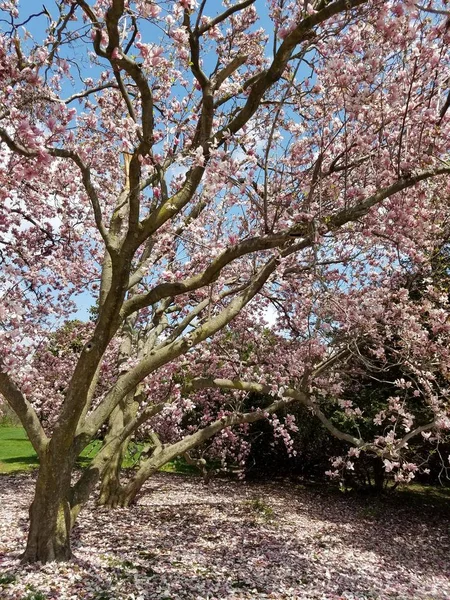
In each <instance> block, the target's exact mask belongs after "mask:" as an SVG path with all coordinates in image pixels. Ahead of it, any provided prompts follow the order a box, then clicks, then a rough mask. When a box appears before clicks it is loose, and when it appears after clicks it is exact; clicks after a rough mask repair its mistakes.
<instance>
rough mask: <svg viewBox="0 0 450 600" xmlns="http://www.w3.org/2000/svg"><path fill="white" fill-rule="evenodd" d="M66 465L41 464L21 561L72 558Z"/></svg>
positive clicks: (67, 470) (68, 471)
mask: <svg viewBox="0 0 450 600" xmlns="http://www.w3.org/2000/svg"><path fill="white" fill-rule="evenodd" d="M70 475H71V468H70V467H69V465H67V464H66V465H64V467H63V468H62V469H61V465H58V464H52V463H51V462H50V461H43V462H41V467H40V469H39V475H38V479H37V483H36V490H35V496H34V500H33V503H32V505H31V506H30V511H29V513H30V528H29V531H28V540H27V547H26V550H25V552H24V554H23V556H22V562H29V563H34V562H41V563H47V562H51V561H66V560H69V558H70V557H71V555H72V552H71V548H70V532H71V530H72V527H73V520H74V519H73V518H72V515H71V510H70Z"/></svg>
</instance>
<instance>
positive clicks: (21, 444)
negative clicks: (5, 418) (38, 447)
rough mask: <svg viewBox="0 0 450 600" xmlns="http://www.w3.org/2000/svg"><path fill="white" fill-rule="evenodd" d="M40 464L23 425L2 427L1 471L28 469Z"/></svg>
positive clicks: (0, 430) (0, 428) (0, 436)
mask: <svg viewBox="0 0 450 600" xmlns="http://www.w3.org/2000/svg"><path fill="white" fill-rule="evenodd" d="M38 465H39V462H38V459H37V456H36V452H35V451H34V450H33V446H32V445H31V442H30V440H29V439H28V438H27V434H26V433H25V430H24V429H23V428H22V427H0V473H12V472H13V471H28V470H30V469H33V468H35V467H37V466H38Z"/></svg>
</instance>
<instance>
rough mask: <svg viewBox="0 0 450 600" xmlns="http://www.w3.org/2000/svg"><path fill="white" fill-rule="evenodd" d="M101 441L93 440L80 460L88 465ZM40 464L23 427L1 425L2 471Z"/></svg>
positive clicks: (0, 456) (33, 466)
mask: <svg viewBox="0 0 450 600" xmlns="http://www.w3.org/2000/svg"><path fill="white" fill-rule="evenodd" d="M99 446H100V442H99V441H95V442H92V444H89V446H88V447H87V448H86V449H85V450H83V452H82V453H81V456H80V458H79V460H78V463H79V465H80V466H82V467H84V466H86V465H87V464H88V463H89V461H90V460H91V459H92V457H93V456H95V454H96V453H97V449H98V447H99ZM38 466H39V461H38V458H37V456H36V452H35V451H34V449H33V446H32V445H31V442H30V440H29V439H28V437H27V434H26V433H25V429H23V427H6V426H5V427H3V426H2V427H0V473H13V472H14V471H29V470H30V469H35V468H36V467H38Z"/></svg>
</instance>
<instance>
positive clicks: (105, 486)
mask: <svg viewBox="0 0 450 600" xmlns="http://www.w3.org/2000/svg"><path fill="white" fill-rule="evenodd" d="M127 446H128V439H127V440H125V442H124V443H123V444H121V446H120V448H119V449H118V450H117V452H115V453H114V454H113V456H112V457H111V460H110V461H109V462H108V464H107V465H106V467H105V470H104V472H103V475H102V483H101V486H100V494H99V498H98V504H100V505H101V506H111V507H112V506H115V498H116V497H117V496H118V495H119V493H120V490H121V487H122V486H121V483H120V469H121V467H122V461H123V457H124V455H125V452H126V449H127Z"/></svg>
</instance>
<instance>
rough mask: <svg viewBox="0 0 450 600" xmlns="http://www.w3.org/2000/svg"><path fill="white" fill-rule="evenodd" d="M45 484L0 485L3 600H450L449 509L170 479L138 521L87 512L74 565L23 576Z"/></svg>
mask: <svg viewBox="0 0 450 600" xmlns="http://www.w3.org/2000/svg"><path fill="white" fill-rule="evenodd" d="M33 481H34V476H33V475H18V476H3V477H1V478H0V598H1V599H2V600H24V599H27V600H44V599H50V598H52V599H58V600H69V599H70V600H72V599H73V600H78V599H86V600H87V599H91V600H113V599H114V600H116V599H117V600H184V599H185V600H200V599H201V600H237V599H263V598H266V599H268V598H270V599H273V600H283V599H321V600H338V599H342V600H344V599H345V600H369V599H370V600H376V599H377V600H385V599H391V598H392V599H394V598H395V599H396V600H448V599H449V598H450V525H449V520H448V519H446V514H445V507H444V509H442V508H441V509H440V510H423V509H421V510H418V509H417V508H416V509H414V508H411V507H408V506H407V505H406V504H403V505H401V504H400V505H398V504H393V503H384V504H380V503H378V502H375V501H374V500H373V499H371V498H365V499H355V498H352V497H348V496H339V495H336V494H331V495H329V494H328V495H325V494H323V493H320V492H318V491H315V490H308V489H305V488H303V487H301V486H295V485H293V484H279V485H278V484H277V485H275V484H252V483H236V482H230V481H224V480H215V481H213V482H211V483H210V484H209V485H208V486H205V485H204V484H203V483H202V481H201V480H200V479H197V478H194V477H185V476H180V475H173V474H166V473H161V474H158V475H157V476H155V477H153V478H152V480H150V481H149V482H148V484H147V486H146V488H145V495H144V496H143V497H142V498H141V499H140V501H139V503H138V505H137V506H135V507H133V508H132V509H128V510H125V509H118V510H114V511H109V510H105V509H96V508H94V506H90V507H89V509H86V510H85V511H84V512H83V513H82V514H81V515H80V518H79V524H78V526H77V528H76V531H75V532H74V541H73V550H74V556H75V557H74V559H73V560H72V561H71V562H69V563H64V564H49V565H45V566H40V565H34V566H26V567H23V566H20V565H19V554H20V551H21V550H22V549H23V547H24V543H25V538H26V529H27V508H28V504H29V502H30V500H31V498H32V490H33ZM448 516H449V515H448V514H447V517H448Z"/></svg>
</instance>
